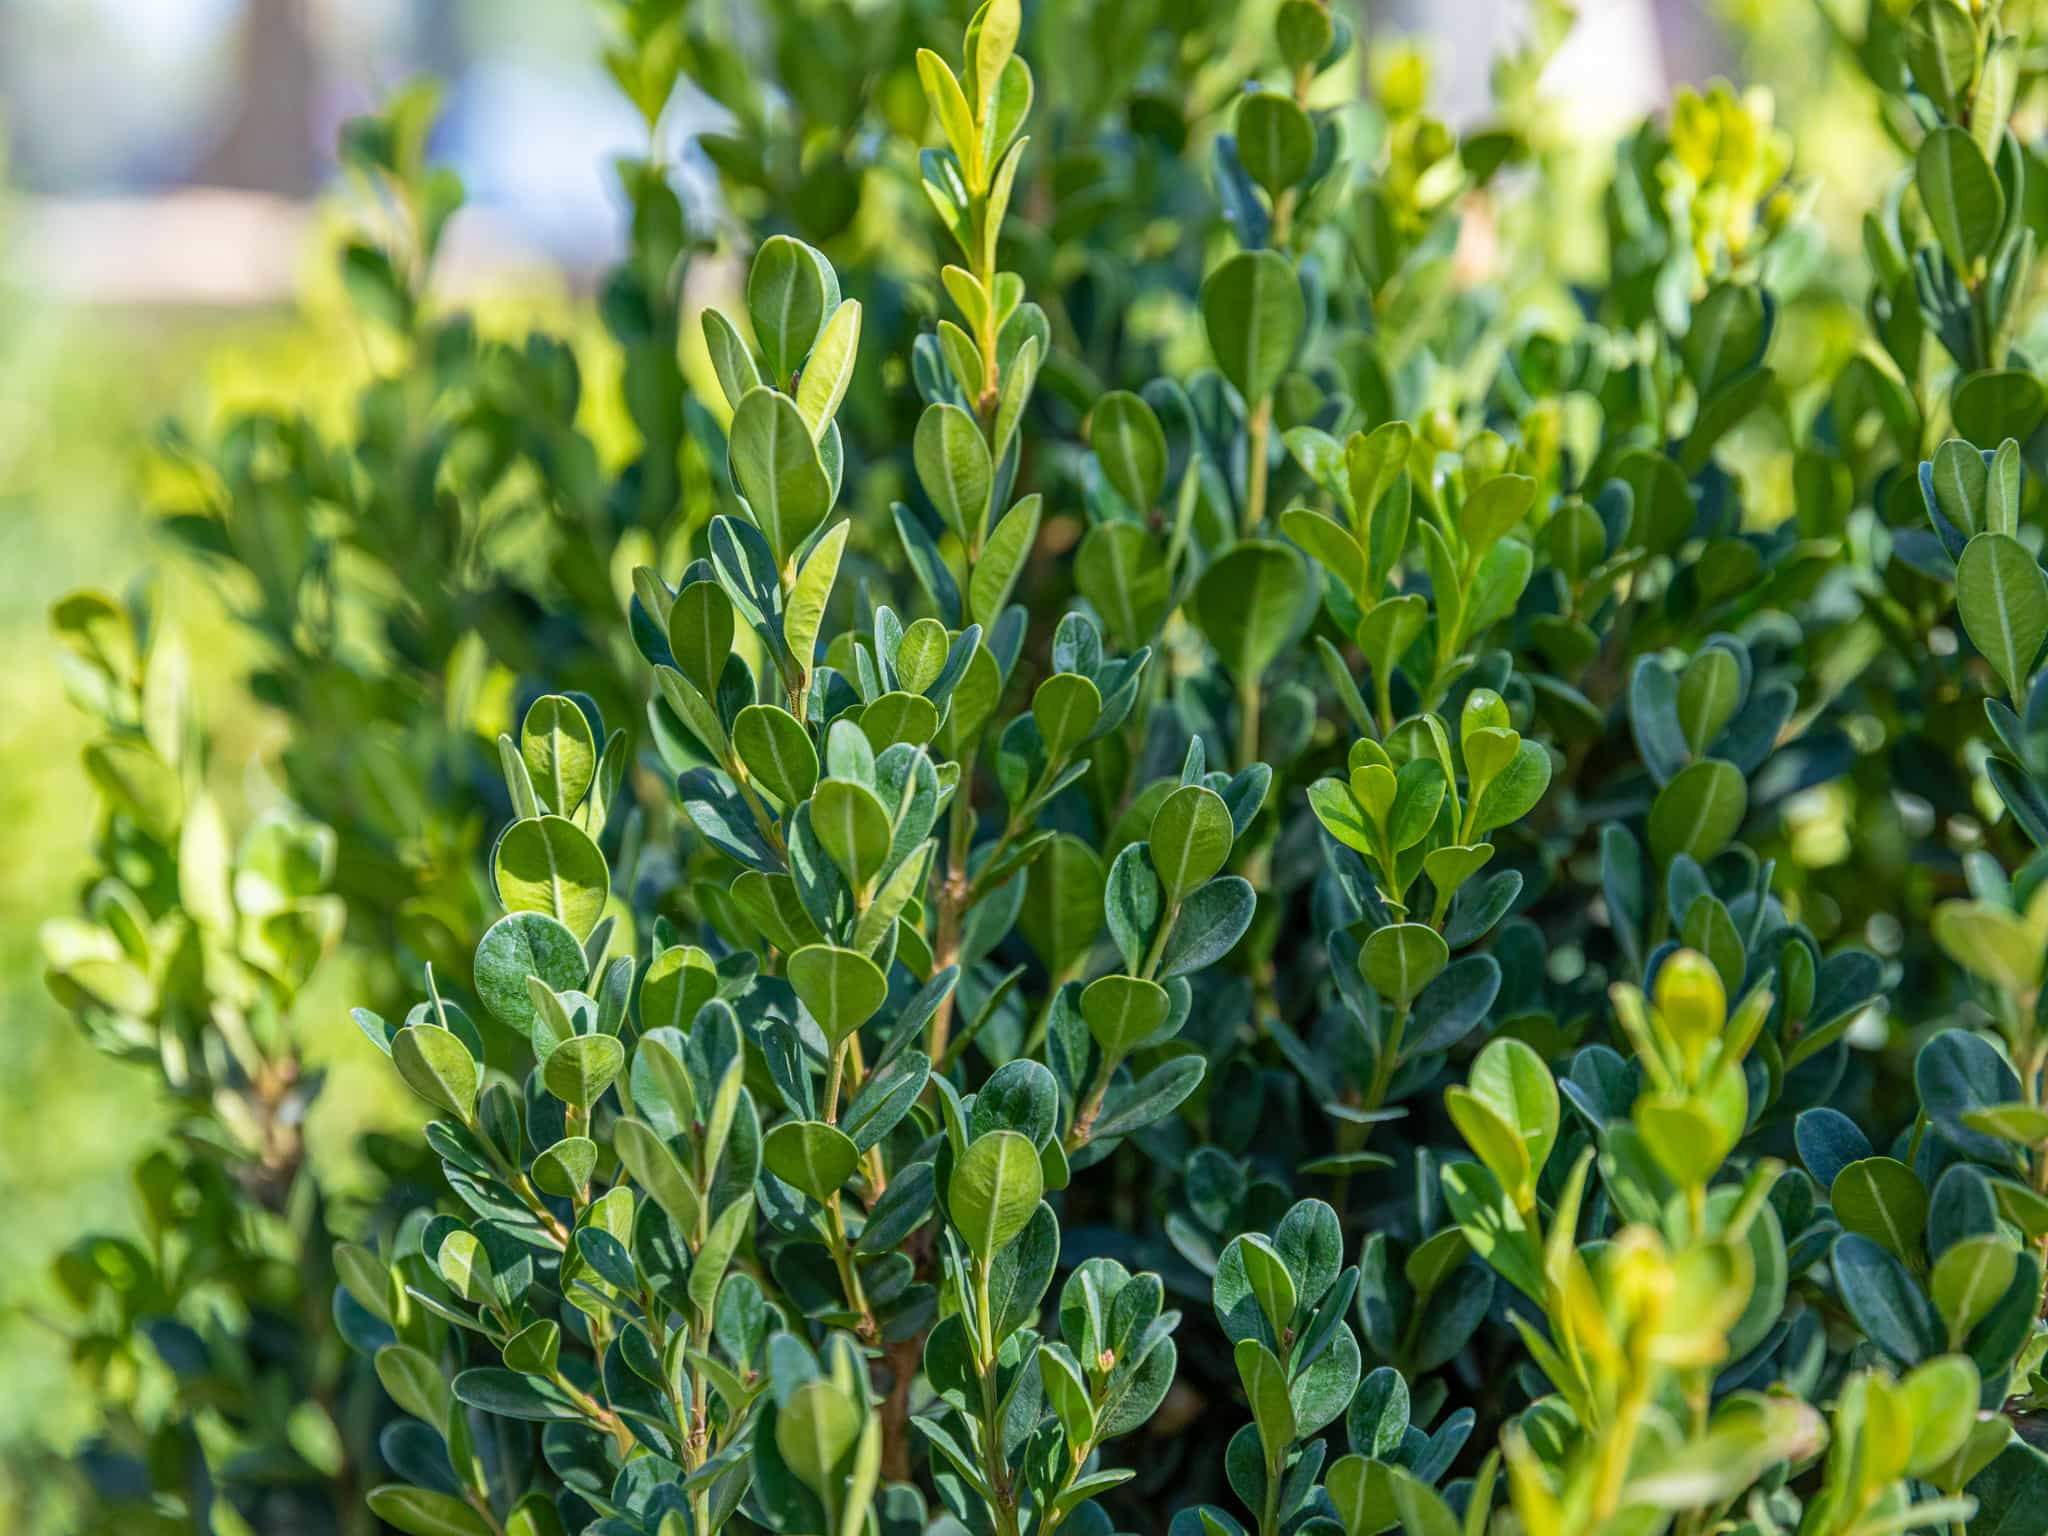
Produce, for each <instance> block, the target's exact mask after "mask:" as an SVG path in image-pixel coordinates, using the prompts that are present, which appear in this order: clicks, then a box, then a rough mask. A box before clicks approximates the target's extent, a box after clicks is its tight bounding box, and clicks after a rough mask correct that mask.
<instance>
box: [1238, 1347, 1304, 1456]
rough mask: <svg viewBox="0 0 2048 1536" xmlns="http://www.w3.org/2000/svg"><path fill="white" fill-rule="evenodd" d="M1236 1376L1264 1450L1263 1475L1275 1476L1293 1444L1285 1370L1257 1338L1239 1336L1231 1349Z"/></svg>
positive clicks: (1291, 1417)
mask: <svg viewBox="0 0 2048 1536" xmlns="http://www.w3.org/2000/svg"><path fill="white" fill-rule="evenodd" d="M1235 1358H1236V1361H1237V1378H1238V1380H1239V1381H1241V1382H1243V1383H1244V1392H1245V1396H1246V1397H1248V1398H1250V1399H1251V1405H1252V1422H1253V1423H1255V1424H1256V1425H1257V1426H1258V1430H1259V1444H1260V1446H1261V1447H1262V1448H1263V1449H1264V1451H1265V1453H1266V1475H1267V1476H1268V1477H1275V1476H1278V1474H1279V1470H1280V1467H1281V1465H1282V1464H1283V1463H1284V1462H1285V1460H1286V1457H1287V1451H1288V1448H1289V1447H1290V1446H1292V1445H1293V1444H1294V1436H1295V1423H1294V1404H1293V1403H1292V1401H1290V1400H1289V1397H1288V1394H1287V1371H1286V1369H1285V1367H1283V1366H1282V1365H1281V1364H1280V1362H1279V1360H1278V1359H1277V1358H1275V1356H1274V1354H1273V1351H1272V1350H1270V1349H1268V1348H1266V1346H1265V1345H1264V1344H1262V1343H1260V1342H1259V1341H1258V1340H1257V1339H1239V1340H1238V1341H1237V1349H1236V1352H1235Z"/></svg>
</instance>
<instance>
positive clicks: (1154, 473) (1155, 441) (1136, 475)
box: [1088, 389, 1166, 516]
mask: <svg viewBox="0 0 2048 1536" xmlns="http://www.w3.org/2000/svg"><path fill="white" fill-rule="evenodd" d="M1088 446H1089V447H1090V448H1092V449H1093V450H1094V451H1095V461H1096V463H1098V464H1100V465H1101V466H1102V475H1103V478H1104V479H1105V480H1107V481H1108V482H1109V484H1110V488H1111V489H1112V490H1114V491H1115V492H1116V493H1117V495H1118V496H1120V497H1121V498H1122V499H1123V502H1124V505H1125V506H1127V507H1129V508H1130V509H1131V510H1132V511H1134V512H1136V513H1138V514H1139V515H1140V516H1143V515H1145V514H1146V513H1149V512H1150V511H1151V510H1152V509H1153V508H1154V507H1155V506H1157V505H1158V504H1159V496H1160V493H1161V491H1162V490H1164V489H1165V486H1166V433H1165V430H1164V429H1163V428H1161V427H1160V425H1159V417H1158V416H1157V415H1156V414H1155V413H1154V412H1153V410H1152V407H1151V406H1149V405H1147V404H1146V403H1145V401H1144V399H1143V397H1141V396H1139V395H1134V394H1132V393H1131V392H1130V391H1129V390H1125V389H1113V390H1111V391H1110V392H1109V393H1108V394H1106V395H1104V396H1103V397H1102V398H1101V399H1100V400H1098V401H1096V402H1095V409H1094V410H1093V411H1091V412H1090V413H1089V416H1088Z"/></svg>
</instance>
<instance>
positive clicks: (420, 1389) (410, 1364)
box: [375, 1344, 451, 1432]
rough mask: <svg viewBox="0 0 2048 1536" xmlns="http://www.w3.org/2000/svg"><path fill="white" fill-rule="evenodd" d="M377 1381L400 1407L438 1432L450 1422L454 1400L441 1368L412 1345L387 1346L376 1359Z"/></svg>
mask: <svg viewBox="0 0 2048 1536" xmlns="http://www.w3.org/2000/svg"><path fill="white" fill-rule="evenodd" d="M375 1362H376V1367H377V1380H378V1381H380V1382H381V1383H383V1386H384V1390H385V1391H386V1392H388V1393H390V1394H391V1401H393V1402H394V1403H396V1404H398V1406H399V1407H400V1408H402V1409H404V1410H405V1411H406V1412H407V1413H409V1414H411V1415H412V1416H413V1417H414V1418H416V1419H423V1420H425V1421H426V1423H427V1424H428V1425H429V1426H430V1427H431V1428H433V1429H434V1430H435V1431H436V1432H438V1431H439V1430H440V1428H441V1426H443V1425H444V1424H446V1423H447V1422H448V1410H449V1408H450V1406H451V1399H450V1397H449V1392H448V1383H447V1382H446V1381H445V1380H444V1379H443V1378H442V1376H441V1368H440V1367H439V1366H437V1365H436V1364H434V1362H433V1360H432V1358H431V1357H429V1356H428V1355H427V1354H426V1353H425V1352H424V1351H422V1350H418V1349H415V1348H413V1347H412V1346H411V1345H409V1344H387V1345H385V1346H384V1347H383V1348H382V1349H380V1350H378V1351H377V1354H376V1357H375Z"/></svg>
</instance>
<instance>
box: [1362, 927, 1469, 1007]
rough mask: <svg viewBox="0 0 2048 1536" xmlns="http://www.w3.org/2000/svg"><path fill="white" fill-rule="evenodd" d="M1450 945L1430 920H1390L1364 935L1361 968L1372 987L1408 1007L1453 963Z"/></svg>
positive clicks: (1401, 1005) (1385, 996) (1399, 1005)
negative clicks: (1382, 926) (1383, 925)
mask: <svg viewBox="0 0 2048 1536" xmlns="http://www.w3.org/2000/svg"><path fill="white" fill-rule="evenodd" d="M1450 959H1451V951H1450V946H1448V945H1447V944H1445V943H1444V941H1443V935H1441V934H1440V933H1438V932H1437V931H1436V930H1435V929H1434V928H1432V927H1430V926H1429V925H1428V924H1427V923H1390V924H1388V925H1387V926H1386V927H1384V928H1375V929H1374V930H1373V931H1372V932H1371V933H1369V934H1367V935H1366V937H1365V946H1364V948H1363V949H1362V950H1361V951H1360V952H1359V957H1358V963H1359V969H1360V970H1362V971H1363V972H1364V973H1365V979H1366V980H1367V981H1369V982H1371V983H1372V986H1373V990H1374V991H1375V992H1378V993H1379V994H1380V996H1381V997H1383V998H1385V999H1386V1000H1387V1001H1388V1002H1390V1003H1392V1004H1393V1005H1394V1006H1395V1007H1396V1008H1406V1007H1407V1006H1408V1005H1409V1004H1410V1003H1412V1002H1414V1001H1415V999H1416V997H1417V996H1418V995H1419V994H1420V993H1421V991H1422V989H1423V988H1424V987H1426V986H1428V985H1429V984H1430V983H1431V982H1432V981H1435V980H1436V979H1437V977H1438V976H1439V975H1440V974H1442V972H1443V968H1444V967H1445V966H1446V965H1448V964H1449V963H1450Z"/></svg>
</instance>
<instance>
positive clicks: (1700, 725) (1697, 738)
mask: <svg viewBox="0 0 2048 1536" xmlns="http://www.w3.org/2000/svg"><path fill="white" fill-rule="evenodd" d="M1741 702H1742V669H1741V668H1740V667H1739V666H1738V665H1737V664H1736V661H1735V657H1734V655H1733V654H1732V653H1730V652H1729V651H1728V650H1727V649H1725V648H1724V647H1722V646H1718V645H1709V646H1704V647H1702V648H1701V650H1700V652H1699V654H1698V655H1697V656H1695V657H1693V659H1692V660H1691V661H1690V662H1688V663H1686V668H1685V671H1684V672H1682V673H1680V674H1679V678H1678V723H1679V728H1680V730H1682V731H1683V732H1684V734H1685V744H1686V746H1687V747H1689V748H1690V749H1691V750H1692V754H1693V756H1695V757H1698V756H1700V755H1702V754H1703V753H1705V752H1706V750H1707V749H1708V748H1709V747H1711V746H1712V745H1713V744H1714V743H1715V741H1716V740H1718V739H1719V738H1720V735H1721V732H1722V730H1723V728H1724V727H1726V726H1727V724H1728V722H1729V720H1730V719H1732V718H1733V717H1734V714H1735V710H1736V706H1737V705H1739V704H1740V703H1741Z"/></svg>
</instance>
